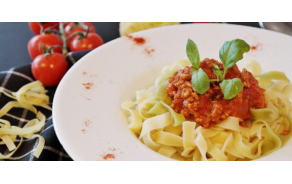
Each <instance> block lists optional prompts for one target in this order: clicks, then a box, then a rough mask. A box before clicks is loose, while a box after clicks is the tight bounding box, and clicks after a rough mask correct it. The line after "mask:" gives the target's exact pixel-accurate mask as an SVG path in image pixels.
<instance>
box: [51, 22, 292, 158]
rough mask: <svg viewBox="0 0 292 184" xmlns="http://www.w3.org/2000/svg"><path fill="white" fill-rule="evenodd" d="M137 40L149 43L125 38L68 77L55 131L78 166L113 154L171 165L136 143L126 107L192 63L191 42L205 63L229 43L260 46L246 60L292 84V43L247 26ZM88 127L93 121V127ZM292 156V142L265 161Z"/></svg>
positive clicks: (174, 31) (180, 29) (193, 28)
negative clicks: (168, 69) (172, 68)
mask: <svg viewBox="0 0 292 184" xmlns="http://www.w3.org/2000/svg"><path fill="white" fill-rule="evenodd" d="M134 35H135V36H142V37H144V38H145V39H146V40H147V42H146V44H145V45H143V46H136V45H135V44H134V42H133V41H131V40H130V39H129V38H127V37H121V38H119V39H116V40H114V41H112V42H110V43H107V44H105V45H103V46H101V47H99V48H97V49H95V50H94V51H92V52H90V53H89V54H88V55H86V56H85V57H83V58H82V59H81V60H80V61H78V63H76V64H75V65H74V66H73V67H72V68H71V69H70V71H69V72H67V74H66V76H65V77H64V78H63V80H62V82H61V83H60V85H59V87H58V89H57V92H56V95H55V99H54V103H53V119H54V126H55V130H56V133H57V136H58V138H59V140H60V142H61V144H62V145H63V146H64V148H65V150H66V151H67V153H68V154H69V155H70V156H71V157H72V158H73V159H74V160H102V159H103V158H102V157H103V156H104V155H105V154H108V153H113V154H114V155H115V159H112V160H171V159H169V158H166V157H164V156H162V155H160V154H158V153H156V152H153V151H152V150H150V149H149V148H147V147H146V146H144V145H143V144H142V143H140V142H139V141H138V140H137V139H136V137H135V136H134V135H133V134H132V133H131V132H130V131H129V130H128V129H127V123H128V122H127V119H126V117H125V115H124V114H123V113H122V111H121V108H120V106H121V103H122V102H123V101H126V100H129V99H133V97H135V91H136V90H140V89H143V88H147V87H149V86H151V85H153V84H154V80H155V78H156V77H157V76H158V75H159V73H160V71H161V69H162V67H163V66H165V65H169V64H171V63H173V62H174V61H176V60H178V59H182V58H186V54H185V47H186V42H187V39H188V38H191V39H193V40H194V41H195V42H196V44H197V45H198V48H199V51H200V56H201V58H206V57H209V58H214V59H218V60H219V49H220V47H221V46H222V45H223V43H224V42H225V41H228V40H232V39H235V38H241V39H244V40H245V41H247V42H248V43H249V44H250V45H256V46H258V48H257V49H256V50H251V51H250V52H249V53H248V54H245V56H244V60H245V61H248V60H257V61H258V62H260V63H261V65H262V67H263V68H264V70H265V71H270V70H280V71H283V72H285V73H286V74H287V75H288V77H289V78H290V79H292V73H291V68H292V60H291V58H292V52H291V48H292V37H290V36H286V35H284V34H280V33H275V32H272V31H267V30H262V29H257V28H250V27H244V26H234V25H223V24H200V25H193V24H191V25H179V26H170V27H163V28H157V29H152V30H148V31H143V32H140V33H136V34H134ZM147 48H148V49H152V48H153V49H154V50H155V51H154V52H153V53H152V54H151V56H149V55H148V54H146V52H145V49H147ZM243 62H244V61H240V62H239V65H240V64H241V63H243ZM84 72H86V74H85V73H84ZM84 83H93V86H92V89H86V88H85V86H84V85H82V84H84ZM86 121H90V123H89V125H87V126H86V125H85V124H86V123H85V122H86ZM112 149H115V151H113V150H112ZM291 153H292V140H291V139H290V141H289V142H287V143H286V144H285V145H284V147H283V148H281V149H280V150H278V151H276V152H274V153H272V154H270V155H268V156H266V157H263V158H261V159H260V160H292V154H291Z"/></svg>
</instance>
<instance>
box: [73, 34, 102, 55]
mask: <svg viewBox="0 0 292 184" xmlns="http://www.w3.org/2000/svg"><path fill="white" fill-rule="evenodd" d="M102 44H103V40H102V38H101V37H100V36H99V35H98V34H96V33H88V34H87V35H86V36H85V37H83V38H82V39H79V36H75V37H74V39H73V40H72V42H70V43H69V48H70V51H72V52H75V51H82V50H90V49H94V48H96V47H99V46H100V45H102Z"/></svg>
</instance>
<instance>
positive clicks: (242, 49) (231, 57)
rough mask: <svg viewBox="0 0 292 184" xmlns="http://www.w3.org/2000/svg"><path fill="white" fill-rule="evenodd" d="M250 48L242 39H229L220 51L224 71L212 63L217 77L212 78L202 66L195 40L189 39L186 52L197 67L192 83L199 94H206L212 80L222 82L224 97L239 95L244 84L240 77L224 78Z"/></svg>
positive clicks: (193, 72)
mask: <svg viewBox="0 0 292 184" xmlns="http://www.w3.org/2000/svg"><path fill="white" fill-rule="evenodd" d="M249 50H250V47H249V45H248V44H247V43H246V42H245V41H244V40H241V39H235V40H231V41H227V42H225V43H224V45H223V46H222V47H221V49H220V51H219V56H220V59H221V61H222V63H223V71H222V70H220V68H219V66H218V65H216V64H214V63H212V65H213V68H212V70H213V73H214V74H215V75H216V77H217V79H212V80H210V79H209V77H208V75H207V74H206V73H205V72H204V70H203V69H201V68H199V67H200V54H199V51H198V48H197V45H196V44H195V42H193V41H192V40H191V39H188V42H187V46H186V52H187V56H188V58H189V60H190V62H191V64H192V66H193V67H194V68H195V69H194V70H193V71H192V85H193V87H194V89H195V90H196V91H197V92H198V93H199V94H204V93H206V91H208V89H209V88H210V81H215V82H221V83H220V87H221V91H222V93H223V94H224V98H225V99H227V100H230V99H232V98H234V97H236V96H237V95H238V93H240V91H241V90H242V89H243V84H242V82H241V81H240V79H238V78H234V79H229V80H227V79H224V78H225V74H226V71H227V69H229V68H231V67H233V66H234V65H235V64H236V63H237V62H238V61H239V60H241V59H242V58H243V54H244V53H246V52H248V51H249Z"/></svg>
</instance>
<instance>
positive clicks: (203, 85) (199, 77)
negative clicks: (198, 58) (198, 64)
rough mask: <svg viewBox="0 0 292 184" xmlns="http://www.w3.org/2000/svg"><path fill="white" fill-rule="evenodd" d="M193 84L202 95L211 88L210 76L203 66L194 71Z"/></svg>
mask: <svg viewBox="0 0 292 184" xmlns="http://www.w3.org/2000/svg"><path fill="white" fill-rule="evenodd" d="M192 84H193V86H194V88H195V89H196V91H197V92H198V93H199V94H200V95H202V94H204V93H205V92H206V91H208V89H209V88H210V80H209V77H208V75H207V74H206V73H205V72H204V70H203V69H202V68H200V69H199V70H194V71H193V73H192Z"/></svg>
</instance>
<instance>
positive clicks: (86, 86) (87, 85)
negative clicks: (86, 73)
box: [82, 82, 93, 89]
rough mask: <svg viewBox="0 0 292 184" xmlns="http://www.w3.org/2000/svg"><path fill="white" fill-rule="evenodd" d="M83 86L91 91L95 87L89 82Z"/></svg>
mask: <svg viewBox="0 0 292 184" xmlns="http://www.w3.org/2000/svg"><path fill="white" fill-rule="evenodd" d="M82 85H83V86H84V87H85V89H91V87H92V86H93V83H91V82H88V83H83V84H82Z"/></svg>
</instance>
